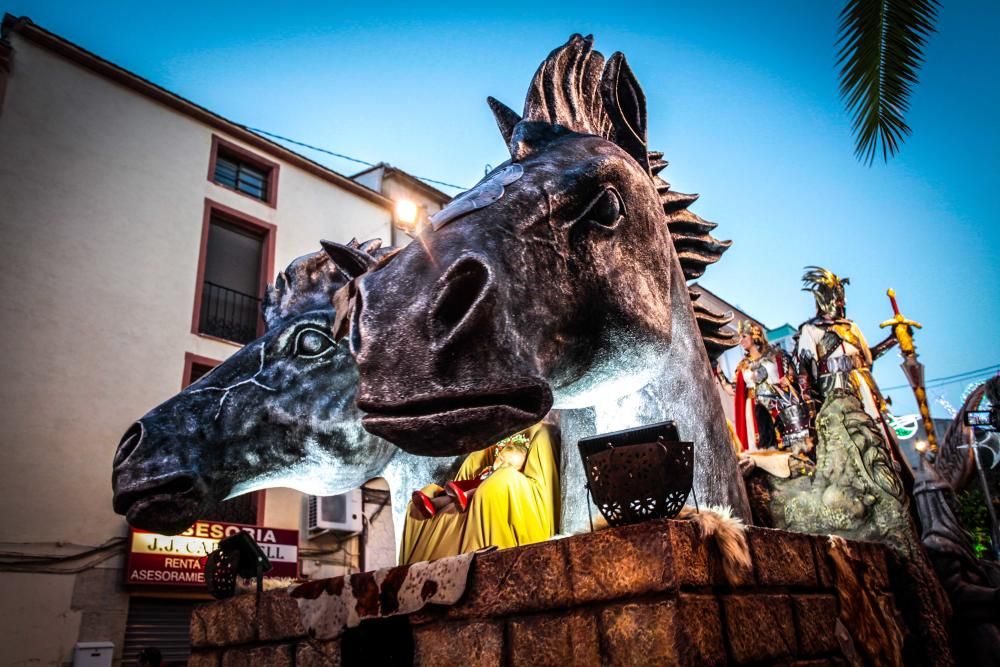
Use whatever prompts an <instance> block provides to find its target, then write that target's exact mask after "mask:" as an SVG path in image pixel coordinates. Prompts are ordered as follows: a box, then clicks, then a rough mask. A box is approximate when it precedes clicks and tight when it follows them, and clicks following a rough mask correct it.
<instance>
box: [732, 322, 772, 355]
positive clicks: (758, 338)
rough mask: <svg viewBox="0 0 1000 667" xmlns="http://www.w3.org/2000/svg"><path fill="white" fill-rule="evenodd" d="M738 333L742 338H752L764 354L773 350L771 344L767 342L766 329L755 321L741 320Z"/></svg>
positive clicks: (737, 328) (737, 326)
mask: <svg viewBox="0 0 1000 667" xmlns="http://www.w3.org/2000/svg"><path fill="white" fill-rule="evenodd" d="M736 331H737V333H739V335H740V337H741V338H742V337H743V336H750V340H751V341H752V342H753V344H754V345H756V346H757V349H758V350H760V352H761V353H762V354H764V353H766V352H767V351H768V350H769V349H770V348H771V344H770V343H768V342H767V336H766V335H765V334H764V329H763V328H762V327H761V326H760V325H759V324H757V323H756V322H754V321H753V320H740V322H739V324H737V325H736Z"/></svg>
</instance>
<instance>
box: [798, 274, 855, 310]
mask: <svg viewBox="0 0 1000 667" xmlns="http://www.w3.org/2000/svg"><path fill="white" fill-rule="evenodd" d="M850 283H851V279H850V278H839V277H837V275H836V274H835V273H834V272H833V271H830V270H829V269H824V268H822V267H819V266H807V267H806V272H805V273H804V274H803V275H802V291H803V292H812V293H813V297H814V298H815V299H816V314H817V315H822V316H824V317H828V318H831V319H840V318H842V317H844V316H845V312H846V310H845V309H846V305H847V301H846V299H845V297H844V285H849V284H850Z"/></svg>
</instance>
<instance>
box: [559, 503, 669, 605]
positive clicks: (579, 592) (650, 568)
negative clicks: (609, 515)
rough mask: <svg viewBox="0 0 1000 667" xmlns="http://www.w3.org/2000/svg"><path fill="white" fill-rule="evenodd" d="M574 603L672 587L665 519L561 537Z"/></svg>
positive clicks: (609, 598)
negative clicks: (567, 559)
mask: <svg viewBox="0 0 1000 667" xmlns="http://www.w3.org/2000/svg"><path fill="white" fill-rule="evenodd" d="M563 542H564V544H565V546H566V552H567V554H568V556H569V570H570V582H571V588H572V592H573V601H574V602H575V603H576V604H586V603H588V602H595V601H602V600H615V599H619V598H624V597H634V596H636V595H642V594H645V593H652V592H660V591H666V590H670V589H671V588H674V587H675V586H676V579H675V578H674V561H673V559H672V557H671V535H670V530H669V528H668V527H667V525H666V522H665V521H647V522H645V523H641V524H638V525H635V526H625V527H622V528H609V529H606V530H602V531H599V532H597V533H589V534H586V535H576V536H574V537H570V538H567V539H565V540H563Z"/></svg>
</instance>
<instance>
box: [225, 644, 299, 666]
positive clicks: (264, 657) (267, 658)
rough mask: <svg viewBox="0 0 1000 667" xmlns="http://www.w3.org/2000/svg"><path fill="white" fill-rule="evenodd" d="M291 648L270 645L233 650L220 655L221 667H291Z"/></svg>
mask: <svg viewBox="0 0 1000 667" xmlns="http://www.w3.org/2000/svg"><path fill="white" fill-rule="evenodd" d="M294 665H295V660H294V655H293V652H292V646H290V645H288V644H284V645H272V646H257V647H255V648H234V649H230V650H228V651H226V652H225V653H224V654H223V655H222V667H293V666H294Z"/></svg>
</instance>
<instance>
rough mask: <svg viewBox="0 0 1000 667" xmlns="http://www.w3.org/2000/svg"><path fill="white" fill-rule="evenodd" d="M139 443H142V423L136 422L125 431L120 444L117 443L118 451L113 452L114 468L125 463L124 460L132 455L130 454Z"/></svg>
mask: <svg viewBox="0 0 1000 667" xmlns="http://www.w3.org/2000/svg"><path fill="white" fill-rule="evenodd" d="M140 442H142V422H136V423H134V424H132V425H131V426H130V427H129V429H128V430H127V431H125V435H123V436H122V439H121V442H119V443H118V451H117V452H115V462H114V467H116V468H117V467H118V466H120V465H121V464H122V463H125V460H126V459H128V457H129V456H131V455H132V452H134V451H135V448H136V447H138V446H139V443H140Z"/></svg>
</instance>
